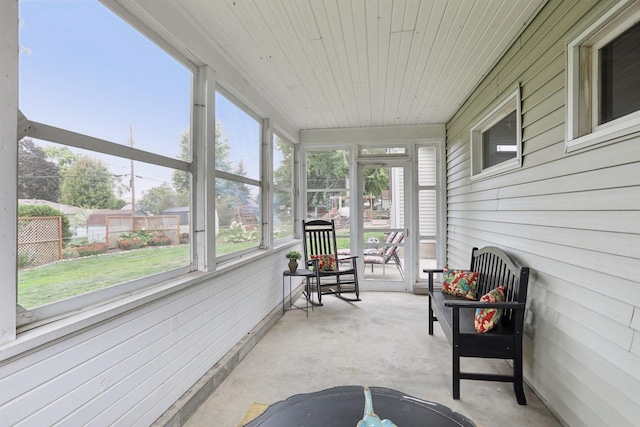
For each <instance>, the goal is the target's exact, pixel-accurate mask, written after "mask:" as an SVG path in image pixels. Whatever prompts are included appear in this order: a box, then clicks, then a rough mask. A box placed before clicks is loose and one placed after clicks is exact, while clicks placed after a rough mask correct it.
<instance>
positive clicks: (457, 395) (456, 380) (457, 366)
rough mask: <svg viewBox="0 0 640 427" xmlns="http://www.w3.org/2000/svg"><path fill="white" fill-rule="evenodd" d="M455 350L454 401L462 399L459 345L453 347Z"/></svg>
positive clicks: (453, 361) (453, 373)
mask: <svg viewBox="0 0 640 427" xmlns="http://www.w3.org/2000/svg"><path fill="white" fill-rule="evenodd" d="M452 350H453V360H452V365H453V372H452V378H453V400H459V399H460V351H459V348H458V346H457V345H454V346H452Z"/></svg>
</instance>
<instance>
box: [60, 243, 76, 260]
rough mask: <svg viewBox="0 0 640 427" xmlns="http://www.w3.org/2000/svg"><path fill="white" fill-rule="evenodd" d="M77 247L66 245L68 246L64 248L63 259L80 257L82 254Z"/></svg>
mask: <svg viewBox="0 0 640 427" xmlns="http://www.w3.org/2000/svg"><path fill="white" fill-rule="evenodd" d="M76 247H77V246H76ZM76 247H66V248H64V249H63V250H62V259H73V258H79V257H80V254H79V253H78V251H77V250H76Z"/></svg>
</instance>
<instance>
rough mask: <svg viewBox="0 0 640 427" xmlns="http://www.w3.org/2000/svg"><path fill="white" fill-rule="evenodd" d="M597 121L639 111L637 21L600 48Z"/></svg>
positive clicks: (639, 28)
mask: <svg viewBox="0 0 640 427" xmlns="http://www.w3.org/2000/svg"><path fill="white" fill-rule="evenodd" d="M600 69H601V70H602V73H601V79H600V123H599V124H603V123H608V122H610V121H612V120H615V119H618V118H620V117H622V116H626V115H627V114H631V113H633V112H635V111H638V110H640V92H639V91H638V87H640V24H636V25H634V26H633V27H631V28H630V29H628V30H627V31H625V32H624V33H622V34H621V35H620V36H618V37H617V38H615V39H614V40H613V41H611V42H610V43H608V44H606V45H605V46H604V47H603V48H602V49H601V51H600Z"/></svg>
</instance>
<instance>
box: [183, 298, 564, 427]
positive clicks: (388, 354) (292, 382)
mask: <svg viewBox="0 0 640 427" xmlns="http://www.w3.org/2000/svg"><path fill="white" fill-rule="evenodd" d="M361 298H362V301H361V302H357V303H348V302H345V301H342V300H339V299H337V298H335V297H331V296H326V297H324V298H323V303H324V306H323V307H317V308H315V310H314V311H312V312H309V317H308V318H306V317H305V313H304V312H303V311H301V310H295V311H288V312H287V313H286V314H285V316H284V317H283V318H281V319H280V320H279V321H278V322H277V323H276V325H275V326H274V327H273V328H272V329H271V330H270V331H269V332H268V333H267V334H266V335H265V337H264V338H263V339H262V340H261V341H260V342H259V343H258V344H257V345H256V346H255V348H254V349H253V350H252V351H251V352H250V353H249V354H248V355H247V356H246V358H245V359H244V360H242V362H240V364H239V365H238V367H236V369H235V370H234V371H233V372H231V374H230V375H229V376H228V377H227V378H226V379H225V380H224V382H223V383H222V384H221V385H220V386H219V387H218V389H217V390H216V391H215V392H214V393H213V394H212V395H211V396H210V397H209V398H208V399H207V400H206V401H205V402H204V403H203V404H202V406H201V407H200V408H199V409H198V410H197V412H196V413H195V414H194V415H193V416H192V417H191V418H190V419H189V420H187V422H186V424H185V425H186V426H187V427H197V426H212V425H215V426H217V427H237V426H238V425H239V424H240V422H241V421H242V419H243V418H244V416H245V414H246V412H247V411H248V410H249V408H250V407H251V406H252V404H254V403H263V404H271V403H275V402H278V401H280V400H284V399H286V398H287V397H289V396H292V395H295V394H299V393H310V392H314V391H319V390H323V389H327V388H331V387H335V386H339V385H368V386H378V387H387V388H392V389H395V390H399V391H401V392H403V393H407V394H409V395H412V396H414V397H417V398H421V399H424V400H429V401H432V402H438V403H441V404H443V405H445V406H448V407H450V408H451V409H453V410H454V411H456V412H459V413H461V414H462V415H465V416H466V417H468V418H470V419H471V420H473V422H475V423H476V425H477V426H484V427H491V426H498V425H499V426H501V427H508V426H540V427H542V426H544V427H549V426H560V425H561V424H560V423H559V422H558V421H557V420H556V418H554V416H553V415H552V414H551V412H549V410H548V409H547V408H546V407H545V405H544V404H543V403H542V401H541V400H540V399H539V398H538V397H537V396H536V395H535V394H534V393H533V391H532V390H531V389H530V388H529V387H526V386H525V394H526V397H527V403H528V404H527V405H526V406H519V405H518V404H517V402H516V399H515V396H514V394H513V389H512V385H511V383H493V382H483V381H468V380H467V381H464V380H463V381H462V383H461V399H460V400H458V401H454V400H453V399H452V398H451V360H450V359H451V350H450V348H449V345H448V343H447V340H446V338H445V336H444V335H443V333H442V331H441V330H440V328H439V327H438V326H437V324H436V332H435V334H434V335H433V336H429V334H428V333H427V297H425V296H419V295H413V294H408V293H399V292H395V293H383V292H364V293H362V294H361ZM302 302H303V299H300V300H299V301H298V303H299V304H300V303H302ZM465 362H469V360H468V359H467V360H463V361H462V369H463V370H464V369H465V367H468V366H469V364H468V363H465ZM472 362H473V363H476V364H479V365H480V366H482V367H483V369H486V370H488V371H490V372H500V371H504V372H506V371H507V370H508V369H509V365H508V364H507V362H506V361H492V360H482V359H473V360H472ZM467 369H468V368H467ZM374 406H375V402H374ZM392 421H393V420H392ZM400 427H410V426H400Z"/></svg>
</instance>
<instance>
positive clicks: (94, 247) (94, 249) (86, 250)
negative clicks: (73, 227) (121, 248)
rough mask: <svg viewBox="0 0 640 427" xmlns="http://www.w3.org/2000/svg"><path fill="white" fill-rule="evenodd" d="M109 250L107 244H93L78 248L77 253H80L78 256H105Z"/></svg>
mask: <svg viewBox="0 0 640 427" xmlns="http://www.w3.org/2000/svg"><path fill="white" fill-rule="evenodd" d="M118 243H120V242H118ZM108 250H109V245H107V244H106V243H91V244H89V245H86V246H79V247H77V248H76V251H78V254H79V255H80V256H91V255H98V254H104V253H106V252H107V251H108Z"/></svg>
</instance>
